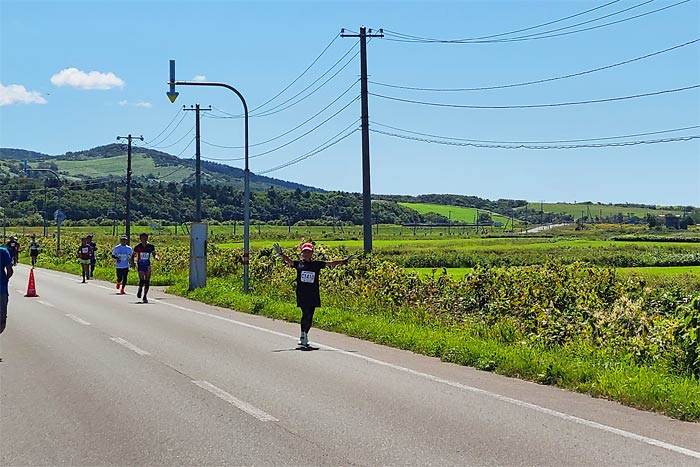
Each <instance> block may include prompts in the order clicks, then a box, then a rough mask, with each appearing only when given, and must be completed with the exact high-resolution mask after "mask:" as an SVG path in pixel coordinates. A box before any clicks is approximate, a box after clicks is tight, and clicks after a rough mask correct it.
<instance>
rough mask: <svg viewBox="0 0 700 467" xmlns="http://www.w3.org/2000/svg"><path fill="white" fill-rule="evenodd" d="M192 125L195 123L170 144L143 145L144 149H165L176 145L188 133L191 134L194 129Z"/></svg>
mask: <svg viewBox="0 0 700 467" xmlns="http://www.w3.org/2000/svg"><path fill="white" fill-rule="evenodd" d="M194 127H195V125H192V128H190V129H189V130H187V132H186V133H185V134H184V135H182V136H181V137H180V139H178V140H177V141H175V142H174V143H172V144H168V145H167V146H144V147H145V148H146V149H167V148H171V147H173V146H176V145H177V144H178V143H180V142H181V141H182V140H183V139H185V138H187V137H188V136H189V135H191V134H192V131H194Z"/></svg>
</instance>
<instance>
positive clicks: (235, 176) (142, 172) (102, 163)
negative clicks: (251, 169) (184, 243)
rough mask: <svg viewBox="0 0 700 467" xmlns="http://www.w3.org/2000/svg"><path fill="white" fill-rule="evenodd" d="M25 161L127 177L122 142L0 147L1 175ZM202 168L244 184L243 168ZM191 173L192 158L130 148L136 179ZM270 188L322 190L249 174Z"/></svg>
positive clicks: (81, 174) (71, 173)
mask: <svg viewBox="0 0 700 467" xmlns="http://www.w3.org/2000/svg"><path fill="white" fill-rule="evenodd" d="M25 160H26V161H28V162H29V167H31V168H45V169H51V170H54V171H56V172H58V173H59V174H60V175H61V177H62V178H65V179H68V180H95V179H100V180H110V179H122V178H124V177H125V176H126V166H127V147H126V145H124V144H108V145H106V146H98V147H95V148H92V149H88V150H84V151H77V152H67V153H65V154H62V155H56V156H50V155H47V154H42V153H39V152H34V151H28V150H25V149H14V148H0V174H2V173H4V174H10V175H18V174H20V173H21V172H22V166H21V164H20V162H21V161H25ZM201 170H202V183H207V184H223V185H227V186H232V187H235V188H242V187H243V170H242V169H239V168H237V167H231V166H228V165H224V164H219V163H216V162H210V161H204V160H202V161H201ZM194 176H195V161H194V159H180V158H178V157H175V156H173V155H171V154H168V153H166V152H162V151H156V150H154V149H148V148H142V147H133V148H132V177H133V178H134V179H135V180H142V181H151V182H157V181H164V182H176V183H194ZM270 187H274V188H278V189H284V190H296V189H299V190H302V191H312V192H324V191H325V190H322V189H320V188H315V187H310V186H306V185H302V184H300V183H294V182H288V181H285V180H280V179H277V178H272V177H265V176H261V175H255V174H253V173H251V176H250V188H251V190H253V191H264V190H267V189H269V188H270Z"/></svg>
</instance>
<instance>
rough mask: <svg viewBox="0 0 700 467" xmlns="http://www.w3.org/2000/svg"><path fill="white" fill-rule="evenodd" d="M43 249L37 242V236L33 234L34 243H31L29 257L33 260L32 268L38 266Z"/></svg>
mask: <svg viewBox="0 0 700 467" xmlns="http://www.w3.org/2000/svg"><path fill="white" fill-rule="evenodd" d="M40 252H41V249H40V248H39V244H38V243H37V242H36V235H34V234H32V241H31V242H29V257H30V258H31V260H32V268H34V267H35V266H36V259H37V257H38V256H39V253H40Z"/></svg>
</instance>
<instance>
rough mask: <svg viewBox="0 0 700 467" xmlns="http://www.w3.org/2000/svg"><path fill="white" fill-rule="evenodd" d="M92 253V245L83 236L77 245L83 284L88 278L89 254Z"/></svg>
mask: <svg viewBox="0 0 700 467" xmlns="http://www.w3.org/2000/svg"><path fill="white" fill-rule="evenodd" d="M91 255H92V247H91V246H90V243H88V239H87V237H86V238H83V240H82V243H81V244H80V246H79V247H78V264H80V267H81V268H82V272H83V284H84V283H85V282H86V281H87V280H88V279H89V278H90V256H91Z"/></svg>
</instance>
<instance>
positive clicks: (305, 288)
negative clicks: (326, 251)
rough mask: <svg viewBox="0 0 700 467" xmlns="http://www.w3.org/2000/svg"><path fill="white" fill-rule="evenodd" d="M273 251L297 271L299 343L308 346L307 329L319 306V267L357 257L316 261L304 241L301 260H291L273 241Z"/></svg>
mask: <svg viewBox="0 0 700 467" xmlns="http://www.w3.org/2000/svg"><path fill="white" fill-rule="evenodd" d="M274 248H275V251H276V252H277V254H278V255H280V257H281V258H282V259H283V260H284V262H285V263H287V264H288V265H289V266H293V267H294V269H296V271H297V278H296V296H297V306H298V307H299V308H301V323H300V324H301V336H300V337H299V345H300V346H303V347H308V346H309V331H310V330H311V325H312V324H313V320H314V312H315V311H316V308H318V307H320V306H321V292H320V288H319V282H318V276H319V274H320V273H321V269H323V268H325V267H332V266H338V265H340V264H347V263H349V262H350V261H352V260H353V259H355V258H356V257H357V255H352V256H350V257H348V258H346V259H341V260H338V261H316V260H314V259H313V254H314V245H313V244H312V243H304V244H303V245H302V246H301V257H302V259H301V261H299V260H293V259H291V258H290V257H289V256H287V255H285V254H284V252H282V248H280V246H279V245H278V244H277V243H275V244H274Z"/></svg>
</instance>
